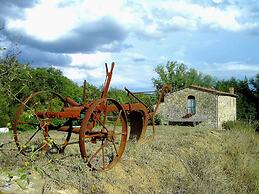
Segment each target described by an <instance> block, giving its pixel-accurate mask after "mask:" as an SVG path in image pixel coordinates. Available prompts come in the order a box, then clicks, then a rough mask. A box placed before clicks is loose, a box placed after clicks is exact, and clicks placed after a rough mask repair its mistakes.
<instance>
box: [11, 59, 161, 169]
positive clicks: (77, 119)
mask: <svg viewBox="0 0 259 194" xmlns="http://www.w3.org/2000/svg"><path fill="white" fill-rule="evenodd" d="M114 66H115V64H114V63H112V64H111V68H110V70H109V69H108V65H107V64H105V67H106V79H105V82H104V87H103V91H102V94H101V97H100V98H99V99H98V100H87V99H86V82H84V90H83V99H82V103H78V102H76V101H75V100H73V99H71V98H69V97H67V98H63V97H62V96H61V95H59V94H58V93H55V92H53V91H52V92H48V91H40V92H35V93H33V94H31V95H30V96H29V97H27V98H26V99H25V100H24V101H22V102H21V103H20V105H19V107H18V109H17V111H16V116H15V119H14V122H13V125H12V129H13V133H14V140H15V143H16V146H17V147H18V150H19V152H20V153H21V154H23V155H29V154H31V153H34V152H36V151H41V152H43V153H52V152H53V153H64V150H65V148H66V147H68V145H72V144H78V145H79V148H80V153H81V156H82V158H83V160H84V161H85V162H86V164H87V165H88V166H89V167H90V168H91V169H94V170H107V169H110V168H112V167H113V166H114V165H115V164H116V163H117V162H118V161H119V159H120V158H121V157H122V155H123V152H124V150H125V147H126V143H127V141H128V139H135V140H136V141H140V140H143V139H145V135H146V131H147V127H148V120H149V119H150V120H151V123H152V133H153V135H152V136H153V138H154V136H155V131H156V129H155V121H154V120H155V113H156V110H157V108H158V106H159V103H160V100H161V98H162V96H163V94H164V92H165V90H166V88H164V89H163V90H162V91H161V94H160V97H159V99H158V101H157V104H156V105H155V106H154V109H153V111H150V110H149V109H148V108H147V106H146V105H145V104H144V103H143V102H142V101H141V100H140V99H138V97H137V96H135V95H134V93H132V92H130V91H129V90H128V89H126V88H125V90H126V92H127V93H128V95H129V96H131V97H132V98H134V99H135V101H136V102H134V103H127V104H120V103H119V102H118V101H117V100H115V99H112V98H109V97H107V93H108V89H109V86H110V82H111V79H112V72H113V69H114ZM128 125H129V130H128ZM60 133H62V134H63V138H61V139H60V138H58V137H59V134H60ZM72 134H77V138H76V139H75V138H74V139H73V138H71V137H72Z"/></svg>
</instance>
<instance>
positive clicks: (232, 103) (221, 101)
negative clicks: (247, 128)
mask: <svg viewBox="0 0 259 194" xmlns="http://www.w3.org/2000/svg"><path fill="white" fill-rule="evenodd" d="M236 97H237V95H235V94H234V88H230V89H229V92H222V91H218V90H214V89H209V88H204V87H200V86H196V85H191V86H189V87H187V88H184V89H181V90H178V91H175V92H172V93H168V94H166V95H165V97H164V102H162V103H161V105H160V107H159V109H158V114H160V115H161V116H162V122H163V123H166V124H167V123H169V124H179V125H187V124H194V125H195V124H199V123H202V122H206V123H207V124H210V125H211V126H212V127H214V128H222V123H223V122H224V121H234V120H236Z"/></svg>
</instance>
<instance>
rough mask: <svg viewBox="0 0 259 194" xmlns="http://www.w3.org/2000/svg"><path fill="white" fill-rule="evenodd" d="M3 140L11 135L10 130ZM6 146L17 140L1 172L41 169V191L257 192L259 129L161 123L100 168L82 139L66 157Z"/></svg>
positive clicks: (5, 151) (4, 151)
mask: <svg viewBox="0 0 259 194" xmlns="http://www.w3.org/2000/svg"><path fill="white" fill-rule="evenodd" d="M0 140H1V142H8V141H9V140H11V141H12V139H11V135H6V134H5V135H0ZM8 148H15V145H14V144H13V143H11V144H8V145H5V146H3V147H2V148H1V150H0V154H1V161H0V162H1V173H0V174H8V173H9V174H10V173H11V172H12V174H18V176H20V175H21V174H22V173H25V174H26V173H27V174H29V173H32V174H35V172H36V173H37V174H38V175H40V174H42V176H43V179H42V180H43V183H42V190H41V192H43V193H51V192H52V191H54V190H55V189H63V190H65V189H70V192H71V191H72V190H71V189H72V188H73V189H76V190H77V191H79V193H259V135H258V134H257V135H256V134H254V133H253V132H245V131H240V130H235V131H234V130H233V131H217V130H208V129H206V127H198V126H197V127H195V128H192V127H173V126H159V127H158V135H157V137H156V140H155V141H153V142H146V143H145V142H144V143H141V144H134V143H132V142H128V145H127V149H126V152H125V153H124V155H123V157H122V159H121V161H120V162H119V163H118V164H117V165H116V166H115V167H114V168H113V169H112V170H110V171H107V172H101V173H100V172H92V171H89V169H88V168H87V167H86V166H85V164H84V163H83V162H82V160H81V158H80V155H79V148H78V145H75V146H73V147H71V148H69V149H67V150H65V151H66V153H65V156H67V157H65V158H62V157H64V156H60V155H53V156H51V157H44V158H38V159H37V160H36V161H35V162H33V163H31V162H30V160H32V159H34V158H32V157H29V158H24V157H23V156H21V155H18V156H17V157H14V156H15V155H16V154H17V151H16V150H8ZM71 153H73V154H74V155H73V156H69V155H70V154H71ZM18 169H23V171H21V170H20V171H19V170H18ZM19 173H20V174H19ZM27 178H28V179H32V178H33V177H32V175H28V177H27ZM39 184H40V183H39ZM0 186H1V185H0ZM25 186H26V185H25ZM0 191H1V187H0ZM67 192H69V191H68V190H67Z"/></svg>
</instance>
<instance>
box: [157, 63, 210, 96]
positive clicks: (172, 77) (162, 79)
mask: <svg viewBox="0 0 259 194" xmlns="http://www.w3.org/2000/svg"><path fill="white" fill-rule="evenodd" d="M155 72H156V73H157V74H158V77H157V78H153V79H152V81H153V84H154V86H155V87H156V89H158V90H159V89H161V88H162V87H163V85H164V84H172V86H173V91H175V90H178V89H180V88H184V87H188V86H190V85H192V84H196V85H200V86H204V87H212V86H213V84H214V82H215V80H214V78H212V77H211V76H210V75H204V74H202V73H201V72H198V71H197V70H195V69H188V68H187V66H186V65H185V64H183V63H179V62H177V61H168V62H167V64H166V65H158V66H157V67H156V68H155Z"/></svg>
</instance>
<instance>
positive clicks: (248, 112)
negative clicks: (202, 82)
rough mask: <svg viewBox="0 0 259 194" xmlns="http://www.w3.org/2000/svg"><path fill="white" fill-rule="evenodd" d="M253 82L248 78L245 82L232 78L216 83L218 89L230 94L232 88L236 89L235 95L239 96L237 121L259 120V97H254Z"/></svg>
mask: <svg viewBox="0 0 259 194" xmlns="http://www.w3.org/2000/svg"><path fill="white" fill-rule="evenodd" d="M251 82H252V81H250V82H249V81H248V80H247V79H246V78H245V79H244V80H236V79H235V78H231V79H229V80H220V81H217V83H216V88H217V89H218V90H221V91H225V92H228V91H229V88H230V87H234V88H235V93H236V94H237V95H238V97H237V119H239V120H245V121H250V122H251V121H253V120H255V119H259V117H258V113H259V112H258V109H257V110H256V104H258V97H256V96H255V95H254V91H253V90H252V89H251Z"/></svg>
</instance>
